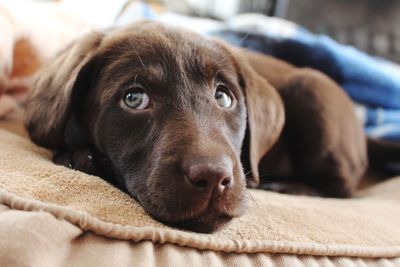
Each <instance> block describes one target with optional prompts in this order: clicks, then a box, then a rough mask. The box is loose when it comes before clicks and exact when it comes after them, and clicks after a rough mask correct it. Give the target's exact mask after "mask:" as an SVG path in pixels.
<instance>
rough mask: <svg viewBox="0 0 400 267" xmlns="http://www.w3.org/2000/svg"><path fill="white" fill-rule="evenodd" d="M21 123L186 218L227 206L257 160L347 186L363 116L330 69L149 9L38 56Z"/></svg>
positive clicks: (170, 216)
mask: <svg viewBox="0 0 400 267" xmlns="http://www.w3.org/2000/svg"><path fill="white" fill-rule="evenodd" d="M26 127H27V129H28V132H29V134H30V136H31V138H32V140H33V141H34V142H35V143H37V144H39V145H41V146H44V147H46V148H49V149H52V150H54V151H55V154H54V161H55V162H56V163H59V164H63V165H65V166H68V167H70V168H74V169H77V170H81V171H84V172H87V173H89V174H94V175H98V176H101V177H103V178H104V179H106V180H107V181H109V182H110V183H112V184H114V185H115V186H117V187H119V188H121V189H122V190H124V191H125V192H127V193H128V194H130V195H131V196H132V197H134V198H135V199H137V200H138V201H139V202H140V203H141V204H142V205H143V207H144V209H145V210H146V211H147V212H148V213H149V214H151V215H152V216H153V217H154V218H156V219H158V220H160V221H162V222H164V223H166V224H169V225H173V226H176V227H180V228H185V229H189V230H193V231H199V232H212V231H215V230H216V229H218V228H219V227H221V226H222V225H224V224H225V223H226V222H228V221H229V220H231V219H232V218H234V217H237V216H240V215H241V214H242V213H243V212H244V210H245V206H246V203H245V190H246V189H245V187H246V184H247V185H248V186H250V187H257V186H258V185H259V183H260V177H263V176H264V175H265V174H268V175H276V176H281V175H284V176H286V177H292V178H293V177H296V179H297V180H293V179H292V180H291V183H289V182H286V181H285V182H283V183H281V185H283V186H280V187H278V191H286V192H296V190H297V191H298V188H299V185H303V184H304V185H305V187H311V186H312V189H311V191H312V192H314V191H315V192H318V193H319V194H323V195H327V196H337V197H346V196H349V195H350V194H351V193H352V192H353V190H354V189H355V188H356V186H357V183H358V181H359V179H360V177H361V176H362V174H363V172H364V171H365V168H366V166H367V153H366V138H365V136H364V134H363V131H362V127H361V125H360V124H359V123H358V122H357V120H356V117H355V114H354V112H353V108H352V104H351V102H350V100H349V98H348V97H347V96H346V95H345V94H344V93H343V92H342V90H341V89H340V88H339V87H338V86H337V85H336V84H335V83H334V82H333V81H331V80H330V79H329V78H327V77H326V76H324V75H323V74H321V73H319V72H316V71H314V70H310V69H297V68H295V67H293V66H290V65H288V64H286V63H283V62H280V61H277V60H275V59H272V58H269V57H266V56H262V55H259V54H255V53H251V52H247V51H244V50H239V49H236V48H232V47H229V46H228V45H226V44H225V43H223V42H221V41H218V40H214V39H208V38H205V37H202V36H200V35H197V34H195V33H191V32H187V31H184V30H182V29H178V28H173V27H168V26H163V25H161V24H158V23H155V22H141V23H136V24H133V25H131V26H129V27H125V28H120V29H113V30H110V31H108V32H93V33H91V34H89V35H86V36H84V37H83V38H81V39H79V40H78V41H76V42H74V43H73V44H71V45H70V46H69V47H68V48H66V49H65V50H64V51H63V52H62V53H61V54H60V55H59V56H58V57H57V58H56V59H54V60H52V61H51V62H49V63H48V64H46V65H44V66H43V68H42V70H41V72H40V73H39V75H38V78H37V80H36V82H35V85H34V88H33V90H32V92H31V95H30V97H29V100H28V105H27V109H26ZM285 161H287V162H288V163H289V164H288V167H285V168H284V169H283V171H282V170H281V169H282V168H281V167H280V166H282V165H284V162H285ZM289 165H290V166H289ZM245 174H246V175H245ZM246 176H247V177H246ZM272 185H274V186H276V183H275V182H274V183H272ZM293 185H295V186H293ZM274 186H270V187H269V188H270V189H273V190H275V189H276V187H274ZM266 187H268V186H266ZM282 188H283V189H282ZM300 191H303V190H302V189H301V190H300Z"/></svg>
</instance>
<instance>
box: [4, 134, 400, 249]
mask: <svg viewBox="0 0 400 267" xmlns="http://www.w3.org/2000/svg"><path fill="white" fill-rule="evenodd" d="M49 157H50V153H49V152H48V151H46V150H43V149H40V148H38V147H36V146H35V145H33V144H32V143H31V142H30V141H29V140H26V139H24V138H22V137H18V136H16V135H14V134H11V133H10V132H7V131H4V130H2V129H0V204H3V205H6V206H8V207H10V208H12V209H16V210H25V211H41V212H47V213H51V214H53V215H54V216H55V217H56V218H58V219H59V220H64V221H68V222H70V223H72V224H75V225H77V226H78V227H80V228H81V229H83V230H85V231H91V232H93V233H95V234H97V235H101V236H106V237H109V238H116V239H123V240H133V241H136V242H138V241H145V240H150V241H152V242H155V243H162V244H163V243H169V244H175V245H179V246H186V247H191V248H194V249H201V250H213V251H220V252H236V253H254V252H263V253H294V254H307V255H320V256H354V257H400V227H398V226H399V225H400V195H399V191H400V177H399V178H395V179H392V180H391V181H387V182H386V183H382V184H380V185H378V186H375V187H372V188H369V189H366V190H364V191H361V192H359V194H358V196H357V197H356V198H353V199H328V198H325V199H324V198H317V197H305V196H289V195H282V194H277V193H272V192H267V191H262V190H249V192H248V196H249V201H248V202H249V203H248V204H249V205H248V209H247V212H246V214H245V215H244V216H242V217H240V218H237V219H234V220H233V221H232V222H231V223H230V224H229V225H228V226H227V227H225V228H223V229H221V230H220V231H218V232H216V233H214V234H197V233H191V232H186V231H180V230H177V229H173V228H170V227H168V226H166V225H163V224H161V223H160V222H157V221H155V220H154V219H152V218H151V217H150V216H149V215H148V214H147V213H146V212H145V211H144V210H143V208H142V207H141V206H140V205H139V204H138V203H137V202H136V201H134V200H133V199H132V198H130V197H129V196H128V195H127V194H125V193H123V192H121V191H119V190H118V189H116V188H114V187H113V186H111V185H110V184H108V183H107V182H105V181H104V180H102V179H100V178H99V177H95V176H90V175H86V174H84V173H81V172H78V171H74V170H70V169H67V168H65V167H62V166H56V165H54V164H53V163H52V162H51V160H50V159H49ZM321 179H322V177H321ZM9 214H10V215H11V214H12V213H9ZM4 216H6V214H5V215H3V217H4ZM6 219H7V216H6V218H4V219H3V220H0V236H7V233H4V232H2V230H1V229H4V228H3V226H2V223H5V221H7V220H6ZM8 221H9V220H8ZM43 223H45V222H43ZM16 227H17V225H16ZM18 227H19V228H18V229H19V231H20V232H21V235H22V234H23V233H24V231H28V232H29V223H26V224H25V225H18ZM23 227H28V228H26V229H25V230H24V231H23ZM59 233H60V234H61V235H62V234H63V229H60V230H59ZM54 238H55V237H54ZM21 239H23V238H22V237H21ZM6 240H7V239H6ZM15 240H18V237H16V238H15V239H13V240H8V241H7V242H8V244H10V245H11V244H14V242H17V241H15ZM24 240H25V239H24ZM28 241H29V240H28ZM32 242H39V241H37V240H36V239H32ZM35 244H36V243H35ZM37 245H39V244H37Z"/></svg>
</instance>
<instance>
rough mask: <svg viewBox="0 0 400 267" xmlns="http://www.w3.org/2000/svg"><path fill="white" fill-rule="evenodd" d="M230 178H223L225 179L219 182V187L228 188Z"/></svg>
mask: <svg viewBox="0 0 400 267" xmlns="http://www.w3.org/2000/svg"><path fill="white" fill-rule="evenodd" d="M231 180H232V179H231V178H230V177H228V178H225V179H223V180H222V181H221V185H222V186H223V187H229V186H230V185H231Z"/></svg>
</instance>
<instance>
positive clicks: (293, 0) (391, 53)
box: [153, 0, 400, 62]
mask: <svg viewBox="0 0 400 267" xmlns="http://www.w3.org/2000/svg"><path fill="white" fill-rule="evenodd" d="M153 2H154V1H153ZM158 3H159V4H161V5H164V6H166V7H168V8H170V9H172V10H174V11H177V12H180V13H184V14H188V15H194V16H203V17H204V16H205V17H210V18H215V19H226V18H229V17H231V16H234V15H236V14H239V13H249V12H252V13H262V14H265V15H269V16H274V17H281V18H284V19H287V20H290V21H293V22H296V23H297V24H299V25H301V26H303V27H305V28H307V29H308V30H311V31H312V32H314V33H318V34H325V35H328V36H330V37H332V38H333V39H335V40H336V41H338V42H340V43H343V44H349V45H353V46H355V47H357V48H359V49H360V50H363V51H366V52H368V53H369V54H372V55H377V56H382V57H384V58H387V59H390V60H393V61H396V62H400V28H399V27H398V26H397V25H400V1H396V0H352V1H348V0H324V1H320V0H219V1H213V0H186V1H179V0H170V1H160V2H158Z"/></svg>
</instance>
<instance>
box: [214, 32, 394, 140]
mask: <svg viewBox="0 0 400 267" xmlns="http://www.w3.org/2000/svg"><path fill="white" fill-rule="evenodd" d="M212 35H217V36H220V37H222V38H224V39H225V40H226V41H228V42H230V43H232V44H234V45H237V46H241V47H246V48H249V49H252V50H255V51H258V52H262V53H265V54H269V55H272V56H274V57H277V58H279V59H282V60H285V61H288V62H290V63H292V64H294V65H296V66H299V67H311V68H315V69H318V70H320V71H322V72H324V73H325V74H327V75H328V76H329V77H331V78H332V79H333V80H335V81H336V82H337V83H338V84H339V85H340V86H341V87H342V88H343V89H344V90H345V91H346V92H347V93H348V95H349V96H350V97H351V98H352V99H353V100H354V101H355V102H357V103H358V104H361V105H362V106H363V107H364V113H365V114H364V118H365V120H364V125H365V130H366V133H367V134H369V135H371V136H373V137H377V138H383V139H389V140H400V68H399V66H398V65H395V64H394V63H391V62H389V61H387V60H384V59H381V58H377V57H372V56H369V55H367V54H366V53H363V52H361V51H359V50H357V49H355V48H353V47H350V46H346V45H342V44H339V43H337V42H335V41H334V40H332V39H331V38H329V37H327V36H321V35H314V34H312V33H310V32H308V31H307V30H305V29H303V28H300V27H298V29H297V30H296V31H295V32H294V34H292V35H291V36H276V35H273V34H269V33H268V31H265V32H263V31H262V29H261V30H258V31H257V32H256V33H254V32H251V34H249V32H246V31H242V32H238V31H234V30H223V31H217V32H214V33H212ZM246 35H248V36H247V37H246V38H244V37H245V36H246ZM338 108H339V107H338Z"/></svg>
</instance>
